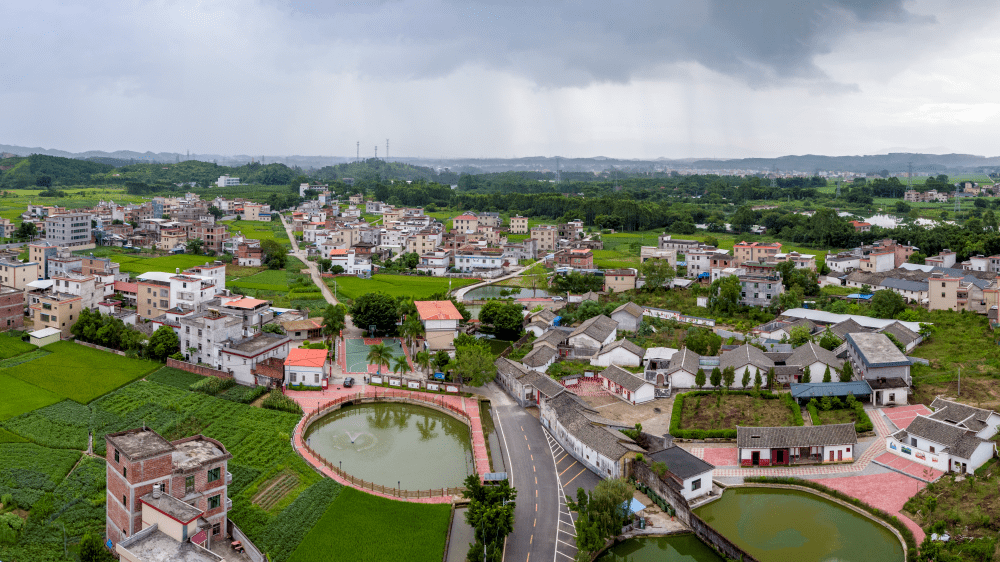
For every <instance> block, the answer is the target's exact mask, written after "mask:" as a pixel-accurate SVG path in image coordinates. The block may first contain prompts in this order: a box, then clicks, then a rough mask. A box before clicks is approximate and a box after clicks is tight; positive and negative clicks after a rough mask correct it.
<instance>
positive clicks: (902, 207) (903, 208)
mask: <svg viewBox="0 0 1000 562" xmlns="http://www.w3.org/2000/svg"><path fill="white" fill-rule="evenodd" d="M894 207H895V209H896V212H897V213H899V214H901V215H905V214H906V213H909V212H910V204H909V203H907V202H906V201H896V204H895V205H894Z"/></svg>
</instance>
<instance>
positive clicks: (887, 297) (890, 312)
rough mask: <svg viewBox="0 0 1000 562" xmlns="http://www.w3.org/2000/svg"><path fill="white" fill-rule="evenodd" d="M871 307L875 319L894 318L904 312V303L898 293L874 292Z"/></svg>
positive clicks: (885, 290) (886, 290) (888, 291)
mask: <svg viewBox="0 0 1000 562" xmlns="http://www.w3.org/2000/svg"><path fill="white" fill-rule="evenodd" d="M871 307H872V314H873V315H875V317H876V318H895V317H896V315H897V314H899V313H900V312H903V311H904V310H906V301H905V300H904V299H903V296H902V295H900V294H899V293H896V292H895V291H890V290H888V289H883V290H881V291H875V295H874V296H873V297H872V300H871Z"/></svg>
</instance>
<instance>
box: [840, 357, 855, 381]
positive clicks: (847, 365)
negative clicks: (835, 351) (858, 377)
mask: <svg viewBox="0 0 1000 562" xmlns="http://www.w3.org/2000/svg"><path fill="white" fill-rule="evenodd" d="M853 378H854V367H851V362H850V361H844V367H843V368H842V369H840V382H850V381H851V379H853Z"/></svg>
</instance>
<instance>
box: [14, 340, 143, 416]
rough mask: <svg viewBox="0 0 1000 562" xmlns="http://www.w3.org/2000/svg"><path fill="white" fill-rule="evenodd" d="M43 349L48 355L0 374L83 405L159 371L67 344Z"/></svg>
mask: <svg viewBox="0 0 1000 562" xmlns="http://www.w3.org/2000/svg"><path fill="white" fill-rule="evenodd" d="M45 349H46V350H48V351H51V352H52V353H51V355H46V356H45V357H42V358H41V359H36V360H34V361H31V362H29V363H23V364H21V365H17V366H16V367H11V368H9V369H3V370H2V371H0V374H3V375H7V376H10V377H13V378H16V379H20V380H22V381H24V382H27V383H31V384H33V385H35V386H37V387H39V388H41V389H45V390H46V391H49V392H50V393H52V394H55V395H57V396H61V397H63V398H69V399H71V400H75V401H77V402H80V403H81V404H86V403H87V402H90V401H91V400H93V399H95V398H97V397H99V396H102V395H104V394H107V393H108V392H111V391H112V390H114V389H116V388H118V387H120V386H122V385H124V384H127V383H130V382H132V381H134V380H136V379H138V378H140V377H142V376H143V375H145V374H146V373H149V372H150V371H153V370H154V369H156V368H158V367H160V364H159V363H155V362H153V361H147V360H144V359H129V358H127V357H122V356H121V355H116V354H114V353H110V352H107V351H99V350H96V349H91V348H89V347H85V346H82V345H79V344H76V343H73V342H69V341H60V342H56V343H52V344H49V345H47V346H45ZM37 407H38V406H36V408H37ZM31 409H34V408H31ZM26 411H28V410H21V412H26Z"/></svg>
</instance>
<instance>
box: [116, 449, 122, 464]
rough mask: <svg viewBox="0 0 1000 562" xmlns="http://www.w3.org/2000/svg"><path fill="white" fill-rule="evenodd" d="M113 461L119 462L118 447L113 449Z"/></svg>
mask: <svg viewBox="0 0 1000 562" xmlns="http://www.w3.org/2000/svg"><path fill="white" fill-rule="evenodd" d="M115 462H121V461H119V460H118V449H115Z"/></svg>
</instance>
